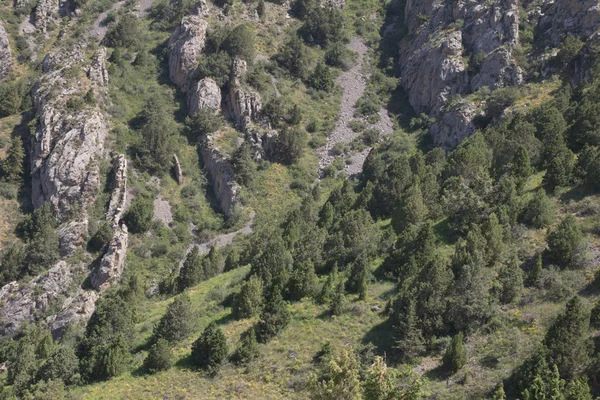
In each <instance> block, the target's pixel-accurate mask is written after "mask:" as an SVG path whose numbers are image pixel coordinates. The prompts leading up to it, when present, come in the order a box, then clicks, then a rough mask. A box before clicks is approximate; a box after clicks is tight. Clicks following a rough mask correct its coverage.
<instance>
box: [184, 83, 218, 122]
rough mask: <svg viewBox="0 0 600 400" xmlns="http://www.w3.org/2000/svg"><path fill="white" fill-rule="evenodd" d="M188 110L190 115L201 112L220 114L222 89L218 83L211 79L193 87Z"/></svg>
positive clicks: (189, 94) (189, 95)
mask: <svg viewBox="0 0 600 400" xmlns="http://www.w3.org/2000/svg"><path fill="white" fill-rule="evenodd" d="M188 109H189V114H190V115H194V114H196V113H197V112H198V111H200V110H214V111H215V112H218V111H219V110H220V109H221V89H220V88H219V86H218V85H217V83H216V82H215V81H214V80H212V79H210V78H204V79H202V80H200V82H198V83H196V84H195V85H193V86H192V88H191V89H190V91H189V93H188Z"/></svg>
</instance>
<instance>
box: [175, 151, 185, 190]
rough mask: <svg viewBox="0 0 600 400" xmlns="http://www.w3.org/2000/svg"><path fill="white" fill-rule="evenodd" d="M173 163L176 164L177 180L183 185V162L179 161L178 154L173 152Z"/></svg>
mask: <svg viewBox="0 0 600 400" xmlns="http://www.w3.org/2000/svg"><path fill="white" fill-rule="evenodd" d="M173 163H174V164H175V180H176V181H177V184H178V185H181V184H182V183H183V171H182V170H181V164H180V163H179V158H178V157H177V154H173Z"/></svg>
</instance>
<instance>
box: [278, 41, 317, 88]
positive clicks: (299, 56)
mask: <svg viewBox="0 0 600 400" xmlns="http://www.w3.org/2000/svg"><path fill="white" fill-rule="evenodd" d="M273 58H274V59H275V61H277V63H278V64H279V65H280V66H281V67H282V68H285V69H286V70H288V72H289V73H290V74H291V75H292V76H293V77H296V78H299V79H302V80H306V79H307V78H308V76H309V73H310V67H311V64H312V56H311V54H310V50H309V49H308V47H306V45H305V44H304V43H303V42H302V39H300V38H299V37H298V36H296V35H293V36H291V37H290V38H289V39H288V40H287V41H286V42H285V43H284V44H283V46H282V47H281V49H280V50H279V52H278V53H277V54H275V56H274V57H273Z"/></svg>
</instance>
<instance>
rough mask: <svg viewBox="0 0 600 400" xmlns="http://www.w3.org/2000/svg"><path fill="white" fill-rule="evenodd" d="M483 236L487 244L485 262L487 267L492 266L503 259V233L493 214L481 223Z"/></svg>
mask: <svg viewBox="0 0 600 400" xmlns="http://www.w3.org/2000/svg"><path fill="white" fill-rule="evenodd" d="M482 231H483V236H484V237H485V240H486V242H487V248H486V260H487V262H488V266H494V265H496V264H497V263H500V262H501V261H502V260H503V259H504V249H505V245H504V232H503V229H502V226H501V225H500V222H499V221H498V217H497V216H496V214H495V213H492V214H490V216H489V217H488V218H487V219H486V220H485V221H484V223H483V228H482Z"/></svg>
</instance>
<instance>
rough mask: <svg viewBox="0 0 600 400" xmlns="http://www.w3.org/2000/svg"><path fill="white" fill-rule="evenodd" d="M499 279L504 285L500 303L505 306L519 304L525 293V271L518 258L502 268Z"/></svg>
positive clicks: (514, 257) (512, 259)
mask: <svg viewBox="0 0 600 400" xmlns="http://www.w3.org/2000/svg"><path fill="white" fill-rule="evenodd" d="M498 278H499V279H500V284H501V285H502V292H501V293H500V301H501V302H502V303H504V304H508V303H514V302H517V301H518V300H519V298H520V297H521V292H522V291H523V271H522V270H521V267H520V262H519V259H518V258H517V257H516V256H512V257H511V259H510V260H508V261H507V262H506V263H505V264H504V265H503V266H502V268H501V269H500V273H499V276H498Z"/></svg>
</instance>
